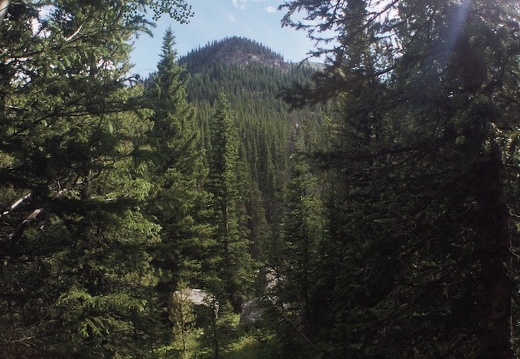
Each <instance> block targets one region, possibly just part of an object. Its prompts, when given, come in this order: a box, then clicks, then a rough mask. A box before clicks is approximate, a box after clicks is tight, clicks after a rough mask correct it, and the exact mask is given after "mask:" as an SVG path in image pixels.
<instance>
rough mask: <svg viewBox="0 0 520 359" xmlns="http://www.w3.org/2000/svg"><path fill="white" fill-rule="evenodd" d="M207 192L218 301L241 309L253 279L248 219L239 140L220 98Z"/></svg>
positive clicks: (229, 111)
mask: <svg viewBox="0 0 520 359" xmlns="http://www.w3.org/2000/svg"><path fill="white" fill-rule="evenodd" d="M208 164H209V174H208V190H209V192H210V193H211V194H212V195H213V200H212V206H213V221H212V223H213V225H214V226H215V241H216V246H217V248H216V253H217V257H216V259H215V261H216V262H215V265H216V276H217V278H218V280H219V281H220V282H221V285H218V286H219V287H220V288H218V289H217V291H218V298H219V299H225V300H227V301H229V302H230V303H231V304H232V306H233V308H234V310H235V311H237V312H238V311H239V310H240V306H241V303H242V301H243V299H244V297H245V296H246V295H247V293H248V292H249V290H250V285H251V282H252V277H253V262H252V258H251V254H250V249H251V242H250V241H249V239H248V233H247V227H246V224H247V218H246V215H245V210H244V209H245V204H244V198H243V197H242V195H241V193H243V191H244V189H243V182H240V173H241V172H242V171H244V168H243V166H242V165H241V163H240V160H239V153H238V139H237V134H236V132H235V129H234V121H233V118H232V114H231V108H230V105H229V102H228V101H227V99H226V98H225V97H224V96H223V95H221V97H220V98H219V100H218V101H217V103H216V105H215V114H214V116H213V118H212V122H211V149H210V151H209V153H208Z"/></svg>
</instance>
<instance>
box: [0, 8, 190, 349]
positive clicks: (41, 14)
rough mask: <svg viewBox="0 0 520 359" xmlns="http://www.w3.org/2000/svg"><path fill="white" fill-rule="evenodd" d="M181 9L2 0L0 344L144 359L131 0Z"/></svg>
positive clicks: (139, 134)
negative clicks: (5, 4) (131, 74)
mask: <svg viewBox="0 0 520 359" xmlns="http://www.w3.org/2000/svg"><path fill="white" fill-rule="evenodd" d="M147 4H148V5H150V6H152V7H153V8H155V9H156V10H157V11H158V13H159V12H165V11H166V12H170V14H171V15H172V16H173V17H174V18H177V19H178V20H182V21H184V20H185V16H186V15H187V14H188V13H187V12H185V11H188V10H189V7H188V6H187V5H186V4H185V3H184V2H183V1H177V0H174V1H164V2H152V1H146V2H141V1H127V2H124V3H121V2H113V1H109V2H100V1H95V2H90V1H88V2H85V1H65V2H63V1H59V2H58V1H45V2H24V1H11V2H10V4H8V7H7V9H5V8H3V9H2V13H5V18H4V21H3V22H2V24H0V38H1V42H2V44H4V45H5V46H4V49H3V55H2V59H1V60H0V61H1V64H0V68H1V70H0V93H1V109H0V116H1V117H2V122H3V124H4V126H3V127H2V131H1V134H0V136H1V138H2V146H1V148H0V157H1V158H2V160H1V165H0V176H1V177H2V185H1V187H0V197H1V201H2V203H3V206H4V207H3V209H2V214H1V216H2V224H1V229H0V233H1V234H0V236H1V239H0V247H1V249H0V253H1V255H0V256H1V262H2V268H1V271H0V273H1V274H0V278H1V279H0V285H1V287H2V288H1V289H2V290H1V292H2V294H1V295H0V308H1V309H0V316H1V320H0V322H1V323H2V324H1V326H2V328H1V334H0V353H1V354H0V355H1V356H2V357H5V358H25V357H38V358H47V357H48V358H56V357H81V358H100V357H115V356H119V357H148V356H153V353H152V351H153V347H154V346H153V341H154V338H153V337H152V336H150V333H151V332H152V331H151V329H152V327H153V324H152V323H153V318H152V317H150V316H149V314H150V305H151V303H150V302H149V301H148V298H149V296H150V293H151V290H152V288H153V286H154V285H155V282H156V279H155V277H154V275H153V270H152V268H151V266H150V256H149V254H148V253H147V252H146V248H147V246H148V245H149V243H150V242H153V241H157V240H158V235H157V233H158V229H159V228H158V227H157V225H156V224H154V223H153V222H151V221H150V220H149V219H147V218H145V216H143V215H142V214H141V213H140V212H139V210H138V209H139V206H140V205H142V203H143V202H144V200H145V199H146V197H147V193H148V191H149V189H150V188H151V184H150V183H149V182H148V181H147V180H146V179H144V178H142V177H140V176H139V173H138V171H137V170H136V168H135V166H134V161H133V157H134V154H135V150H136V149H137V148H138V144H139V143H140V142H141V141H143V134H145V133H146V132H148V131H149V130H150V128H151V123H150V122H149V121H143V117H144V116H145V114H144V112H143V111H142V110H141V109H140V108H141V107H142V105H141V104H140V103H139V101H136V99H137V98H138V97H139V96H140V95H141V92H140V89H139V88H132V86H131V84H132V82H131V78H129V75H128V73H129V70H130V66H129V64H128V57H129V51H130V45H128V41H129V40H130V38H131V36H133V35H134V34H136V33H138V32H140V31H146V30H147V29H148V25H149V23H148V21H147V20H145V15H144V13H143V11H145V5H147Z"/></svg>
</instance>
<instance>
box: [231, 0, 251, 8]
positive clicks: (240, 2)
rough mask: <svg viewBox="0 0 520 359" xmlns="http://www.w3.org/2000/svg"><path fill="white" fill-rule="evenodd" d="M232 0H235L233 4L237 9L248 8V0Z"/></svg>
mask: <svg viewBox="0 0 520 359" xmlns="http://www.w3.org/2000/svg"><path fill="white" fill-rule="evenodd" d="M231 1H233V5H235V7H236V8H237V9H240V10H243V9H245V8H246V2H247V0H231Z"/></svg>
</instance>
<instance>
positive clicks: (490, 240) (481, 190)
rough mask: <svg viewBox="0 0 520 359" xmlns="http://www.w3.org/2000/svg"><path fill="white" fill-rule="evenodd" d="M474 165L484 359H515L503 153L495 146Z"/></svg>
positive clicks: (480, 316) (481, 334)
mask: <svg viewBox="0 0 520 359" xmlns="http://www.w3.org/2000/svg"><path fill="white" fill-rule="evenodd" d="M494 147H495V148H493V149H492V150H490V151H489V153H485V154H483V155H481V156H480V158H479V159H478V160H477V161H476V162H475V164H474V174H475V175H476V176H475V178H474V180H475V186H476V189H477V191H476V199H477V203H478V211H477V216H476V220H477V222H476V229H477V243H476V244H477V260H478V261H479V265H480V266H479V273H478V283H479V286H478V290H479V293H478V296H477V297H478V298H479V303H478V304H479V311H480V312H479V323H480V328H479V337H480V338H479V339H480V344H481V348H480V356H479V358H481V359H487V358H489V359H491V358H493V359H512V358H514V352H513V349H512V319H511V300H512V293H513V282H512V280H511V277H510V273H511V269H512V251H511V245H512V244H511V227H510V219H511V218H510V214H509V209H508V207H507V202H506V194H505V186H504V182H505V181H504V164H503V161H502V157H501V151H500V149H499V148H498V146H494Z"/></svg>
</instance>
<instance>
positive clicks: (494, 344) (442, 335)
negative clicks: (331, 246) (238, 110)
mask: <svg viewBox="0 0 520 359" xmlns="http://www.w3.org/2000/svg"><path fill="white" fill-rule="evenodd" d="M284 6H285V7H286V8H287V9H288V14H287V17H286V18H285V23H286V24H288V25H293V26H296V27H299V28H305V29H307V30H308V31H309V34H310V35H311V36H313V37H315V38H319V37H320V32H327V31H333V32H334V35H333V36H334V39H335V40H336V41H335V42H332V43H331V44H332V47H330V49H329V50H323V51H324V52H325V53H326V54H327V55H328V56H329V62H328V65H327V67H326V68H325V69H324V71H322V72H321V73H320V74H318V75H317V76H315V78H314V81H313V83H312V84H310V85H308V86H302V87H299V88H296V89H295V90H294V91H293V92H292V93H289V94H288V95H287V99H288V100H290V101H292V103H293V104H295V105H301V104H304V103H308V102H315V101H322V100H330V99H334V100H336V101H337V102H338V104H339V107H338V109H339V118H340V119H341V122H339V123H338V124H337V129H338V130H339V131H338V134H339V136H338V141H337V145H336V147H335V149H334V150H333V151H331V152H329V153H326V154H324V156H322V165H325V166H328V167H334V168H337V169H339V174H340V176H338V178H340V179H341V180H342V187H343V190H342V191H341V192H340V193H345V197H344V198H343V199H342V201H343V203H344V204H343V205H342V206H341V207H340V208H342V210H341V213H343V215H344V218H343V220H341V219H338V218H337V216H334V222H332V221H331V223H335V224H336V226H338V227H339V228H334V229H333V230H332V231H331V233H334V235H335V236H337V238H338V240H339V241H340V242H339V243H340V246H336V249H337V253H338V259H341V260H342V261H341V262H338V263H342V264H341V269H339V270H338V271H337V275H336V276H335V278H334V281H335V282H336V283H337V285H336V286H335V288H331V291H330V295H332V296H333V298H334V301H335V305H334V307H333V310H334V311H335V313H336V318H337V321H336V324H335V329H334V330H333V331H331V335H332V337H333V338H336V340H338V341H341V343H342V344H341V345H337V344H332V343H331V348H333V349H332V351H333V352H335V353H336V355H339V356H343V357H346V356H348V357H381V356H385V357H396V358H397V357H400V358H402V357H417V356H421V357H459V356H461V355H466V356H469V357H479V358H513V357H514V351H513V348H512V334H511V333H512V324H511V315H512V313H511V300H512V297H513V288H514V283H513V278H514V276H513V272H512V270H513V266H512V262H513V254H512V250H513V249H512V244H511V238H512V236H513V234H514V233H515V232H514V231H513V225H514V218H515V217H513V216H512V215H511V213H514V212H516V210H517V209H516V207H515V206H517V203H516V201H515V200H514V198H512V197H511V194H512V193H516V191H517V189H516V185H517V184H516V183H515V182H514V181H511V180H512V179H513V178H516V176H517V173H516V170H515V167H513V166H509V164H512V163H516V158H517V156H518V153H517V152H516V145H513V144H514V143H515V142H516V136H517V134H516V133H515V131H514V128H515V127H516V126H517V123H516V122H517V119H516V116H515V112H516V111H518V104H517V102H516V101H515V100H513V99H514V98H515V96H517V95H518V78H517V75H516V74H517V73H518V71H519V62H518V58H519V55H520V46H519V30H518V29H519V23H520V21H519V20H520V14H519V11H518V5H517V4H515V2H513V1H499V2H493V3H491V2H489V1H462V2H458V1H433V2H425V1H421V0H411V1H399V2H388V3H380V2H372V1H365V0H351V1H313V0H311V1H289V2H287V3H286V4H285V5H284ZM301 10H303V11H305V12H306V13H307V17H306V18H305V20H303V21H301V22H300V21H299V20H298V21H294V22H293V21H292V20H291V17H292V15H293V14H295V13H296V12H299V11H301ZM306 20H309V21H308V22H307V21H306ZM318 20H319V21H318ZM327 34H329V33H327ZM318 40H319V39H318ZM319 52H321V50H319ZM335 207H336V208H338V207H339V206H338V205H335Z"/></svg>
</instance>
